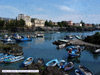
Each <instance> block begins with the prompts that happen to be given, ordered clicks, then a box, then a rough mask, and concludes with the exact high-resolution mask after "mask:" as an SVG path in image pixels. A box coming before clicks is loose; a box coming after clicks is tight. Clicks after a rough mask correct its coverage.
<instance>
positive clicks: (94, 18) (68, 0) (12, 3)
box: [0, 0, 100, 24]
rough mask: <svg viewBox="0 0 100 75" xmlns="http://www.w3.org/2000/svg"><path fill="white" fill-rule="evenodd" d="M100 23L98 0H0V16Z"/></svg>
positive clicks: (99, 2) (99, 1)
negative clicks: (22, 15) (26, 16)
mask: <svg viewBox="0 0 100 75" xmlns="http://www.w3.org/2000/svg"><path fill="white" fill-rule="evenodd" d="M18 14H25V15H28V16H31V17H32V18H39V19H44V20H52V21H55V22H58V21H69V20H71V21H73V22H75V23H77V22H80V21H81V20H83V21H84V22H85V23H95V24H98V23H100V0H0V17H5V18H16V17H17V16H18Z"/></svg>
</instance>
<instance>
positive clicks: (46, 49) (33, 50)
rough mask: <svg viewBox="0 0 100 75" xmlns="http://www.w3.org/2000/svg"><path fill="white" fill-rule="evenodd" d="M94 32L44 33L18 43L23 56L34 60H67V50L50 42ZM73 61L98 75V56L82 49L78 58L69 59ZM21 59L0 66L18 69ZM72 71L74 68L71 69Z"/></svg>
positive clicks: (99, 61) (99, 70)
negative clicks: (42, 36) (58, 47)
mask: <svg viewBox="0 0 100 75" xmlns="http://www.w3.org/2000/svg"><path fill="white" fill-rule="evenodd" d="M95 32H97V31H94V32H84V33H79V32H75V33H74V32H70V33H69V32H61V33H56V32H54V33H44V35H45V36H44V38H33V40H32V41H30V42H22V43H19V45H20V46H22V47H23V52H24V56H25V58H27V57H30V56H31V57H33V58H34V59H35V60H36V59H37V58H43V59H44V60H45V62H47V61H49V60H51V59H54V58H57V59H59V60H60V59H64V60H66V61H67V52H66V50H65V49H60V50H57V49H56V46H55V45H53V44H52V42H53V41H55V40H58V39H63V38H64V36H65V35H83V36H87V35H93V34H94V33H95ZM69 61H73V62H74V64H75V68H77V67H78V65H79V64H81V65H85V66H86V67H88V68H89V69H90V70H91V71H92V72H93V73H94V74H96V75H97V74H98V75H100V74H99V73H100V65H99V64H100V56H95V55H93V54H92V53H91V52H89V51H87V50H84V51H83V52H82V53H81V56H80V57H79V58H78V59H74V60H69ZM22 62H23V61H19V62H16V63H12V64H0V67H2V68H3V69H19V68H20V66H21V64H22ZM73 71H74V70H73ZM73 71H72V72H71V75H74V74H73V73H74V72H73Z"/></svg>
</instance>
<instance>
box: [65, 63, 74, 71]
mask: <svg viewBox="0 0 100 75" xmlns="http://www.w3.org/2000/svg"><path fill="white" fill-rule="evenodd" d="M73 67H74V64H73V62H69V63H67V64H65V66H64V71H69V70H71V69H73Z"/></svg>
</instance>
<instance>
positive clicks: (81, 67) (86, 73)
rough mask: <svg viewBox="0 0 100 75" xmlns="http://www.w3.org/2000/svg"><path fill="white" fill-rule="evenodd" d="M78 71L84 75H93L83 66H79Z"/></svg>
mask: <svg viewBox="0 0 100 75" xmlns="http://www.w3.org/2000/svg"><path fill="white" fill-rule="evenodd" d="M79 69H80V70H81V71H82V72H84V74H85V75H93V73H92V72H91V71H90V70H89V69H88V68H86V67H85V66H82V65H79Z"/></svg>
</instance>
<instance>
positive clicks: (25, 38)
mask: <svg viewBox="0 0 100 75" xmlns="http://www.w3.org/2000/svg"><path fill="white" fill-rule="evenodd" d="M15 40H16V41H17V42H24V41H32V38H28V37H23V36H21V38H20V39H15Z"/></svg>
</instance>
